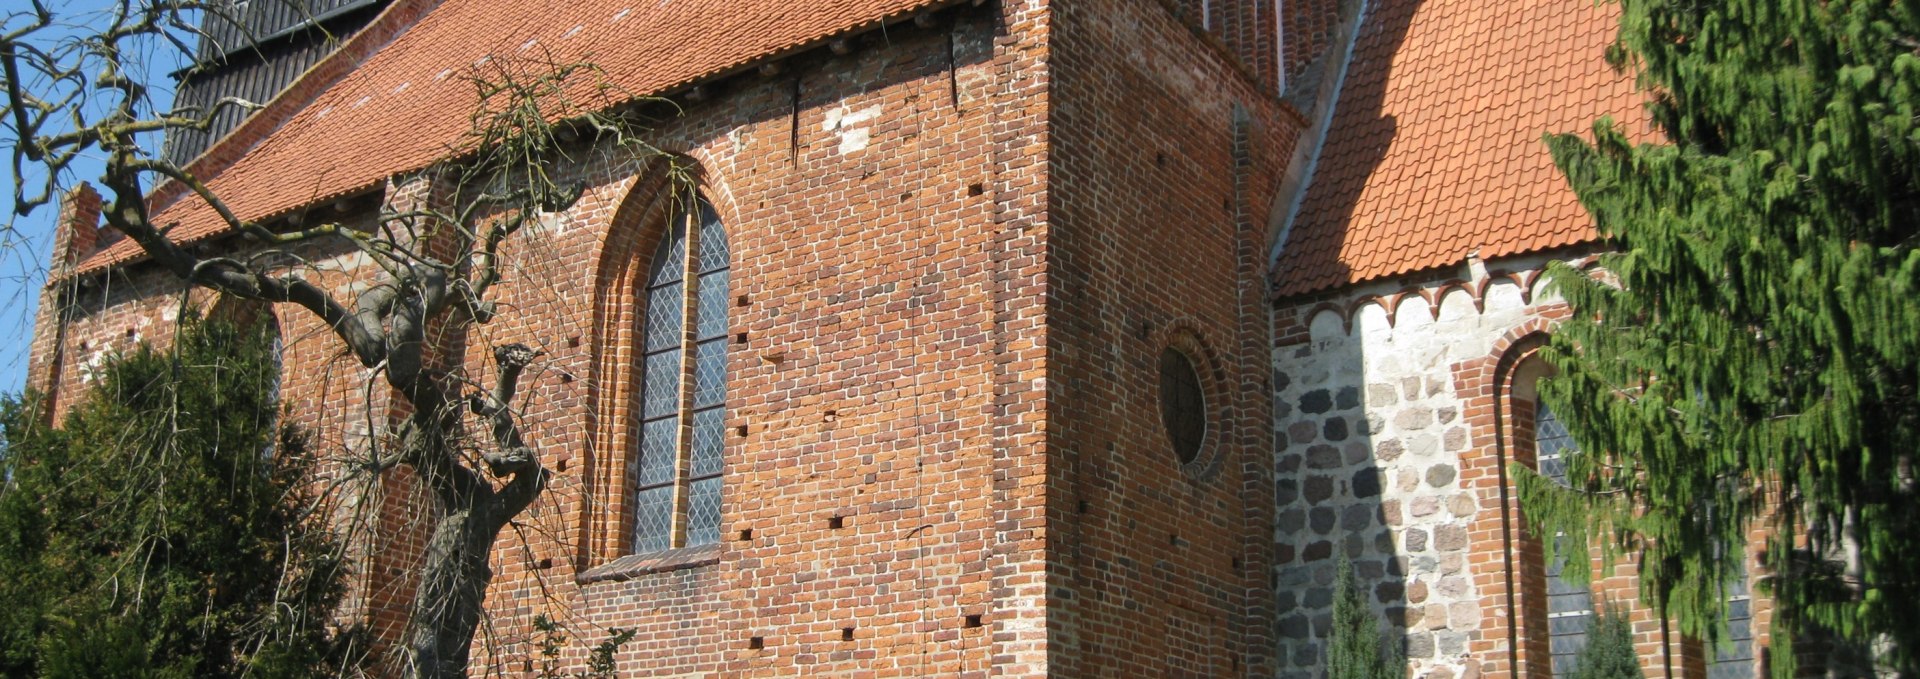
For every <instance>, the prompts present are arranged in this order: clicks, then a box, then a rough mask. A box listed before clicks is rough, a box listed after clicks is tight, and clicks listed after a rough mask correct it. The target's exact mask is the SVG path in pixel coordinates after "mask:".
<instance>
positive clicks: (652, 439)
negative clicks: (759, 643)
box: [632, 199, 728, 553]
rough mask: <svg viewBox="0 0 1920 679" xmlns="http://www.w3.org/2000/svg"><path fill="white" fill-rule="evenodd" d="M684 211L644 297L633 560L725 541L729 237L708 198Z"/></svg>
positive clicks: (665, 240)
mask: <svg viewBox="0 0 1920 679" xmlns="http://www.w3.org/2000/svg"><path fill="white" fill-rule="evenodd" d="M694 207H695V209H693V210H691V211H689V210H684V209H681V210H676V211H675V213H674V215H673V216H672V217H670V218H669V219H668V223H667V229H666V233H665V234H664V235H663V237H662V238H661V240H660V248H659V250H658V251H657V252H656V254H655V255H654V257H653V264H652V267H651V268H649V269H648V273H647V279H646V283H645V286H644V290H643V292H642V293H641V295H642V297H643V303H644V304H645V305H646V308H645V310H644V313H642V314H641V318H640V327H639V332H638V333H637V334H638V335H639V337H640V342H641V347H640V349H641V359H640V360H641V362H640V366H639V368H640V398H639V399H637V401H638V402H637V403H636V404H635V405H636V406H637V408H636V411H637V413H638V415H639V417H638V420H639V421H638V422H637V423H636V424H637V425H638V426H637V427H636V429H635V431H636V432H637V435H636V437H635V438H636V443H635V451H634V452H635V454H634V456H633V458H632V459H633V470H632V474H633V479H634V485H633V488H634V497H633V500H634V504H633V506H634V509H633V543H632V550H633V552H634V553H646V552H657V551H661V550H667V549H673V548H676V547H692V546H697V545H705V544H710V543H714V542H718V541H719V540H720V469H721V448H722V434H723V433H724V432H723V431H722V430H723V427H724V425H723V424H722V422H723V421H724V420H725V419H726V387H727V385H726V373H727V283H728V281H727V273H728V267H727V236H726V232H725V230H724V229H723V228H722V226H721V224H720V217H719V216H718V215H717V214H715V212H714V210H713V206H711V205H709V204H708V203H707V202H706V200H705V199H698V200H696V204H695V206H694Z"/></svg>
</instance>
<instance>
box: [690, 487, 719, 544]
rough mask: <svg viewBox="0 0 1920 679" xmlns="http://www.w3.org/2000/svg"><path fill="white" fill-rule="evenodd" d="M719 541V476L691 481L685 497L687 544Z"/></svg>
mask: <svg viewBox="0 0 1920 679" xmlns="http://www.w3.org/2000/svg"><path fill="white" fill-rule="evenodd" d="M719 541H720V477H717V476H716V477H713V478H710V479H700V480H698V481H695V482H693V485H692V495H691V496H689V497H688V498H687V546H689V547H692V546H695V545H706V544H712V543H715V542H719Z"/></svg>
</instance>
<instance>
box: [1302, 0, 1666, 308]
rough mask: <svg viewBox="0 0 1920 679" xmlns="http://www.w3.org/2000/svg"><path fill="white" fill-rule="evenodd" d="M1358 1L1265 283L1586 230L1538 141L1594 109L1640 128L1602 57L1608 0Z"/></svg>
mask: <svg viewBox="0 0 1920 679" xmlns="http://www.w3.org/2000/svg"><path fill="white" fill-rule="evenodd" d="M1370 4H1371V11H1370V13H1369V15H1368V17H1367V18H1366V22H1367V25H1365V26H1364V27H1362V29H1361V33H1360V36H1359V38H1358V44H1356V45H1355V47H1354V54H1353V64H1352V66H1351V67H1350V68H1349V69H1348V74H1347V80H1346V82H1345V83H1344V85H1343V89H1342V91H1341V93H1340V99H1339V104H1338V106H1339V108H1338V109H1337V110H1336V111H1335V112H1334V114H1333V115H1334V118H1333V124H1332V125H1331V126H1330V128H1329V130H1330V131H1329V137H1328V139H1327V143H1326V147H1325V148H1324V149H1323V150H1322V151H1321V157H1320V162H1319V164H1318V167H1319V169H1318V170H1317V171H1316V173H1315V176H1314V178H1313V180H1312V185H1311V186H1309V187H1308V189H1307V195H1306V197H1305V199H1304V200H1303V201H1302V203H1301V207H1300V213H1299V214H1298V215H1297V216H1296V217H1295V221H1294V225H1293V228H1292V231H1291V233H1290V235H1289V236H1288V241H1287V242H1286V243H1285V244H1284V246H1283V247H1284V249H1283V250H1282V251H1281V254H1280V258H1279V261H1278V262H1277V263H1276V265H1275V268H1274V272H1275V273H1274V279H1275V283H1276V285H1275V292H1276V293H1277V294H1279V295H1281V296H1288V295H1299V294H1305V293H1311V292H1315V291H1319V290H1324V289H1327V288H1330V287H1335V286H1339V285H1344V284H1348V283H1356V282H1361V281H1367V280H1373V279H1377V278H1382V277H1386V276H1393V275H1398V274H1403V273H1411V272H1416V271H1425V270H1432V269H1435V268H1439V267H1443V266H1447V265H1451V264H1457V263H1459V262H1460V261H1462V260H1463V259H1465V258H1466V256H1467V255H1468V254H1469V253H1473V252H1475V251H1478V252H1479V254H1480V256H1481V257H1484V258H1496V257H1505V256H1512V255H1517V254H1524V253H1528V252H1538V251H1541V250H1547V249H1552V248H1557V247H1563V246H1567V245H1574V244H1578V243H1584V242H1591V241H1592V240H1594V239H1595V237H1596V234H1595V233H1594V230H1593V225H1592V219H1591V218H1589V217H1588V216H1587V214H1586V212H1585V211H1584V210H1582V209H1581V207H1580V205H1579V204H1578V203H1577V202H1576V201H1575V199H1574V196H1573V192H1572V191H1571V190H1569V189H1568V187H1567V184H1566V180H1565V179H1564V178H1562V177H1561V175H1560V172H1559V170H1558V169H1556V168H1555V167H1554V166H1553V162H1552V159H1551V158H1550V157H1549V156H1548V154H1547V148H1546V145H1545V144H1544V143H1542V142H1541V138H1542V137H1543V136H1544V135H1545V134H1546V133H1549V132H1585V131H1586V130H1588V129H1589V128H1590V126H1591V125H1592V122H1593V121H1594V120H1595V119H1598V118H1599V117H1601V116H1604V115H1612V116H1613V117H1614V118H1615V119H1616V120H1619V121H1621V122H1622V123H1623V124H1625V125H1626V127H1627V129H1629V130H1634V131H1644V130H1645V128H1646V124H1647V123H1646V115H1645V112H1644V111H1643V110H1642V108H1641V106H1640V103H1641V102H1642V101H1643V99H1642V97H1641V95H1640V94H1638V93H1636V92H1635V91H1634V89H1633V84H1632V82H1631V79H1630V78H1628V77H1626V76H1623V75H1620V74H1618V73H1614V72H1613V71H1612V70H1611V69H1610V68H1609V67H1608V66H1607V65H1606V63H1605V62H1604V61H1603V60H1602V50H1603V49H1604V48H1605V46H1606V44H1607V42H1608V41H1609V40H1610V39H1611V38H1612V35H1613V31H1614V26H1615V20H1616V16H1617V11H1618V10H1617V9H1616V8H1614V7H1612V6H1610V5H1605V4H1596V3H1593V2H1590V1H1588V0H1513V1H1511V2H1503V3H1487V2H1482V1H1481V0H1424V1H1422V0H1375V2H1373V3H1370ZM1383 121H1391V123H1385V124H1383ZM1362 130H1364V131H1365V133H1361V134H1356V133H1355V132H1358V131H1362ZM1376 135H1390V137H1389V138H1387V139H1379V138H1377V136H1376ZM1389 149H1390V151H1389Z"/></svg>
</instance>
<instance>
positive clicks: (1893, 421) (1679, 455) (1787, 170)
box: [1520, 0, 1920, 676]
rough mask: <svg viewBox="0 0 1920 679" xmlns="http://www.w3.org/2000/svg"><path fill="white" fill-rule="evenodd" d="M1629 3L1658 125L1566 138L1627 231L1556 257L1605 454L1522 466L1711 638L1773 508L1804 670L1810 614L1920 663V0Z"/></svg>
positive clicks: (1545, 500)
mask: <svg viewBox="0 0 1920 679" xmlns="http://www.w3.org/2000/svg"><path fill="white" fill-rule="evenodd" d="M1620 5H1621V10H1622V12H1621V20H1620V28H1619V33H1618V36H1617V41H1616V42H1615V44H1614V45H1613V46H1612V47H1611V48H1610V49H1609V50H1608V54H1607V57H1608V58H1609V59H1610V61H1612V62H1613V63H1614V64H1615V65H1616V66H1617V67H1619V68H1622V69H1624V70H1627V71H1630V72H1631V73H1633V74H1635V75H1636V76H1637V79H1638V80H1637V81H1638V83H1639V84H1640V85H1641V86H1642V87H1643V88H1644V89H1646V90H1647V91H1649V92H1650V94H1651V99H1652V103H1651V104H1650V105H1649V108H1650V111H1651V113H1652V120H1653V121H1654V123H1655V125H1656V127H1657V130H1656V134H1655V136H1654V137H1653V138H1647V139H1642V138H1636V137H1632V136H1630V135H1629V133H1628V132H1629V131H1627V130H1623V129H1620V128H1619V127H1617V126H1615V125H1614V124H1612V123H1611V122H1608V121H1601V122H1600V123H1598V124H1596V125H1595V127H1594V130H1593V137H1592V138H1591V139H1590V140H1588V139H1583V138H1580V137H1576V136H1553V137H1549V138H1548V140H1547V143H1548V146H1549V148H1550V149H1551V150H1552V153H1553V156H1554V158H1555V161H1556V162H1557V163H1558V164H1559V166H1560V167H1561V168H1562V170H1564V172H1565V174H1566V176H1567V178H1568V180H1569V181H1570V183H1571V184H1572V186H1573V188H1574V190H1575V192H1576V193H1577V194H1578V195H1579V198H1580V200H1581V202H1582V204H1583V205H1585V206H1586V208H1587V209H1588V210H1589V211H1590V212H1591V213H1592V214H1593V216H1594V218H1595V220H1596V222H1597V223H1598V226H1599V228H1600V230H1601V232H1602V233H1603V234H1604V235H1605V236H1606V237H1607V238H1608V239H1609V241H1610V243H1611V245H1612V246H1613V247H1615V248H1617V253H1616V254H1613V255H1610V256H1607V257H1605V258H1604V260H1603V264H1604V267H1605V269H1606V271H1608V272H1609V275H1610V276H1611V277H1613V278H1614V280H1611V281H1605V282H1602V281H1599V280H1595V279H1592V278H1589V277H1586V276H1583V275H1582V274H1581V273H1580V272H1577V271H1573V270H1570V269H1569V268H1568V267H1565V266H1561V267H1558V268H1556V269H1555V270H1554V271H1553V276H1554V280H1555V282H1556V284H1557V285H1558V286H1559V289H1560V291H1561V292H1562V293H1564V295H1565V296H1566V298H1567V300H1568V302H1569V303H1570V304H1571V305H1572V307H1573V310H1574V315H1573V319H1572V320H1571V321H1569V322H1568V323H1566V324H1564V325H1563V326H1562V327H1561V328H1560V329H1559V331H1558V332H1557V333H1556V335H1555V336H1554V338H1553V341H1552V344H1551V346H1550V347H1549V348H1548V350H1547V352H1546V355H1547V357H1548V359H1549V360H1550V361H1551V362H1552V363H1553V364H1554V365H1555V366H1556V367H1557V369H1558V371H1559V374H1558V376H1557V377H1555V378H1552V379H1549V380H1547V382H1546V383H1545V384H1544V385H1543V386H1542V390H1541V391H1542V395H1543V397H1544V398H1545V399H1546V401H1547V403H1548V404H1550V405H1551V406H1552V407H1553V408H1554V409H1555V411H1556V412H1559V413H1561V414H1562V415H1563V416H1564V418H1565V420H1566V422H1567V424H1568V427H1569V429H1570V430H1571V431H1572V433H1573V434H1574V436H1575V437H1576V438H1577V439H1578V440H1579V441H1580V443H1581V446H1580V447H1581V449H1582V450H1583V451H1586V452H1585V453H1584V454H1582V455H1578V456H1574V457H1573V458H1572V459H1571V460H1570V470H1569V478H1570V479H1571V481H1572V483H1573V488H1572V489H1570V490H1567V491H1560V490H1559V489H1557V488H1554V487H1553V485H1552V484H1551V483H1547V482H1545V481H1544V480H1542V479H1540V478H1538V477H1537V476H1528V475H1526V474H1525V473H1521V474H1520V476H1521V477H1522V478H1521V479H1520V481H1521V488H1522V490H1521V495H1522V499H1523V505H1524V507H1525V509H1526V514H1527V517H1528V518H1529V520H1530V521H1532V522H1535V523H1537V524H1543V526H1542V527H1543V528H1545V529H1546V530H1545V531H1543V532H1544V534H1552V533H1551V531H1556V530H1557V531H1565V532H1566V533H1567V534H1568V539H1567V540H1566V542H1567V544H1575V545H1578V544H1588V543H1589V540H1592V541H1593V542H1592V544H1595V545H1596V546H1599V547H1601V548H1602V549H1603V553H1604V554H1605V555H1606V556H1607V557H1608V558H1609V559H1616V558H1619V557H1621V556H1623V555H1632V556H1633V557H1634V558H1636V559H1637V560H1639V561H1640V563H1641V596H1642V598H1643V599H1644V600H1645V601H1647V602H1648V603H1649V604H1651V605H1653V606H1654V607H1655V608H1656V609H1658V610H1662V611H1665V612H1667V613H1669V614H1671V615H1672V616H1673V617H1674V618H1675V619H1676V620H1677V621H1678V623H1679V626H1680V628H1681V630H1682V631H1684V632H1687V633H1690V634H1694V635H1697V636H1701V637H1707V638H1710V639H1711V638H1714V637H1717V636H1718V632H1717V630H1718V628H1719V627H1720V625H1719V624H1718V623H1719V621H1720V619H1721V618H1722V616H1723V614H1724V606H1725V604H1724V602H1725V600H1726V594H1727V592H1726V583H1729V582H1731V581H1733V578H1736V577H1739V573H1740V570H1739V560H1740V558H1741V557H1742V556H1743V550H1741V549H1738V548H1737V547H1739V546H1742V545H1744V544H1745V543H1746V540H1745V537H1746V535H1747V531H1748V529H1750V528H1757V527H1770V528H1771V529H1772V531H1773V533H1772V537H1771V538H1770V543H1769V545H1768V547H1767V549H1766V552H1765V554H1762V555H1758V556H1759V557H1760V562H1761V564H1762V570H1761V572H1762V573H1770V575H1768V576H1767V577H1765V578H1763V579H1762V580H1761V581H1760V583H1759V584H1760V585H1761V586H1762V588H1763V590H1764V591H1766V592H1767V593H1769V594H1771V595H1772V596H1774V597H1775V598H1776V599H1777V601H1778V602H1779V606H1778V607H1777V608H1776V609H1775V611H1776V619H1775V626H1774V628H1773V629H1774V635H1773V642H1774V644H1775V648H1774V649H1773V651H1772V652H1771V653H1770V656H1771V659H1772V666H1773V668H1774V670H1775V671H1776V673H1777V674H1778V675H1781V676H1785V675H1786V674H1788V673H1791V672H1792V671H1793V667H1792V665H1793V653H1792V652H1791V651H1790V650H1789V647H1787V646H1786V645H1785V644H1790V643H1792V641H1793V639H1794V638H1795V637H1796V636H1804V635H1807V634H1820V635H1832V636H1833V637H1834V638H1836V639H1838V640H1841V641H1843V642H1847V643H1850V644H1852V645H1854V646H1856V647H1860V648H1877V649H1878V650H1877V651H1876V654H1877V655H1878V656H1879V657H1878V662H1879V663H1881V664H1882V665H1883V666H1885V667H1888V668H1894V669H1898V670H1899V671H1901V672H1903V673H1906V674H1910V675H1911V674H1913V673H1915V672H1920V661H1917V658H1920V656H1917V655H1916V650H1917V649H1920V605H1916V602H1920V559H1917V558H1915V557H1914V555H1915V554H1920V545H1916V544H1915V543H1916V541H1917V540H1920V497H1916V479H1915V475H1916V473H1920V472H1916V470H1915V469H1914V467H1915V464H1914V455H1915V453H1916V450H1920V401H1917V400H1916V389H1920V301H1917V299H1916V294H1920V250H1916V247H1915V246H1916V244H1917V241H1920V128H1916V115H1920V110H1916V105H1917V104H1920V3H1915V2H1912V1H1910V0H1705V1H1699V0H1686V1H1684V2H1683V1H1679V0H1621V1H1620ZM1802 539H1805V540H1807V541H1808V544H1809V545H1810V546H1800V545H1796V541H1799V540H1802ZM1730 546H1731V547H1736V548H1732V549H1729V547H1730ZM1571 563H1572V565H1573V567H1572V568H1569V571H1570V572H1571V573H1572V574H1573V575H1575V577H1576V578H1577V577H1581V576H1583V575H1584V573H1583V572H1582V571H1583V569H1584V562H1583V561H1582V560H1580V559H1575V560H1573V561H1572V562H1571ZM1609 563H1611V561H1609Z"/></svg>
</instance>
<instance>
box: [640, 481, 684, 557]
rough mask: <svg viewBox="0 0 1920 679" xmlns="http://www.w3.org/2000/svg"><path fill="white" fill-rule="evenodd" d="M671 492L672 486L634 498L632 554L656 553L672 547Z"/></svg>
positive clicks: (653, 489)
mask: <svg viewBox="0 0 1920 679" xmlns="http://www.w3.org/2000/svg"><path fill="white" fill-rule="evenodd" d="M673 490H674V488H673V486H660V487H657V488H647V489H645V490H642V491H640V492H639V493H638V494H636V495H635V496H634V510H633V551H634V552H637V553H644V552H658V551H660V550H663V549H668V548H671V547H672V546H673Z"/></svg>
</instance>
